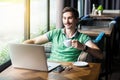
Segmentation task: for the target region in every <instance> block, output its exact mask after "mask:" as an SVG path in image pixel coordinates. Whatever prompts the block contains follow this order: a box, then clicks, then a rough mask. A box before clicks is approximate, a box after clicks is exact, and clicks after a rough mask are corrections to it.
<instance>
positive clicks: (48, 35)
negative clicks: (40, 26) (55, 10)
mask: <svg viewBox="0 0 120 80" xmlns="http://www.w3.org/2000/svg"><path fill="white" fill-rule="evenodd" d="M57 32H58V30H57V29H54V30H51V31H48V32H47V33H46V34H45V35H46V36H47V38H48V40H49V41H50V42H51V41H53V39H54V37H55V35H56V34H57Z"/></svg>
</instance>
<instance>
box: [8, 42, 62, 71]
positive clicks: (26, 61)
mask: <svg viewBox="0 0 120 80" xmlns="http://www.w3.org/2000/svg"><path fill="white" fill-rule="evenodd" d="M9 53H10V58H11V62H12V66H13V67H16V68H25V69H33V70H41V71H50V70H52V69H54V68H55V67H57V66H59V65H60V64H59V63H53V64H52V65H50V63H49V65H48V62H47V58H46V54H45V51H44V46H41V45H35V44H13V43H12V44H9ZM48 68H49V69H48Z"/></svg>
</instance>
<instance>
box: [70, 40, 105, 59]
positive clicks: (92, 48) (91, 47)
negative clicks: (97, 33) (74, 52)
mask: <svg viewBox="0 0 120 80" xmlns="http://www.w3.org/2000/svg"><path fill="white" fill-rule="evenodd" d="M72 46H73V47H74V48H77V49H79V50H84V49H85V46H87V49H86V50H85V51H86V52H88V53H90V54H91V55H93V56H94V57H96V58H99V59H103V53H102V51H101V50H100V49H99V48H98V46H97V45H96V44H95V43H93V42H92V41H88V42H86V44H85V45H84V44H81V43H80V42H79V41H77V40H72Z"/></svg>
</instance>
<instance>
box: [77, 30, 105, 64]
mask: <svg viewBox="0 0 120 80" xmlns="http://www.w3.org/2000/svg"><path fill="white" fill-rule="evenodd" d="M104 36H105V33H104V32H100V33H99V35H98V36H97V37H96V38H95V39H94V40H93V42H94V43H95V44H96V45H98V46H99V47H103V46H101V45H100V44H103V42H102V41H103V39H104ZM101 42H102V43H101ZM78 61H88V62H96V61H95V58H93V57H92V56H91V55H89V54H88V53H87V52H84V51H82V53H81V54H80V55H79V57H78Z"/></svg>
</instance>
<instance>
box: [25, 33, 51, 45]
mask: <svg viewBox="0 0 120 80" xmlns="http://www.w3.org/2000/svg"><path fill="white" fill-rule="evenodd" d="M46 42H49V40H48V38H47V36H46V35H45V34H44V35H41V36H39V37H36V38H33V39H29V40H25V41H24V42H23V44H44V43H46Z"/></svg>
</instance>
